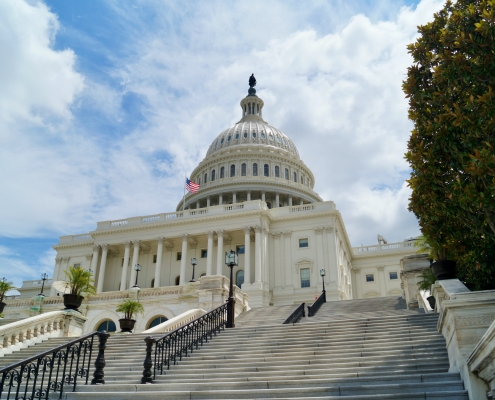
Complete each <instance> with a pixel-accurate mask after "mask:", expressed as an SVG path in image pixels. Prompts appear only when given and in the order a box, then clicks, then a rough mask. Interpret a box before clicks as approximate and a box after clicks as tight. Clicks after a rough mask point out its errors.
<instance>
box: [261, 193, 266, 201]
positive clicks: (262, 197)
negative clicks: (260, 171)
mask: <svg viewBox="0 0 495 400" xmlns="http://www.w3.org/2000/svg"><path fill="white" fill-rule="evenodd" d="M261 201H266V200H265V192H261Z"/></svg>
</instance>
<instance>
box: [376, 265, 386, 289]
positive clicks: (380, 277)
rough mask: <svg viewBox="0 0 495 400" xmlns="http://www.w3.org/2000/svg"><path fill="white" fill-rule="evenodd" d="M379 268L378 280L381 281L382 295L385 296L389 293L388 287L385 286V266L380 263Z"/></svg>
mask: <svg viewBox="0 0 495 400" xmlns="http://www.w3.org/2000/svg"><path fill="white" fill-rule="evenodd" d="M377 269H378V281H379V282H380V296H381V297H385V296H386V295H387V288H386V287H385V271H384V270H385V266H384V265H380V266H378V267H377Z"/></svg>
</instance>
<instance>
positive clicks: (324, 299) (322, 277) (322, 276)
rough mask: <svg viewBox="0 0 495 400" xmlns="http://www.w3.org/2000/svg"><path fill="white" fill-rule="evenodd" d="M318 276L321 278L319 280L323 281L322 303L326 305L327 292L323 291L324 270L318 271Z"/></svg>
mask: <svg viewBox="0 0 495 400" xmlns="http://www.w3.org/2000/svg"><path fill="white" fill-rule="evenodd" d="M320 276H321V280H322V281H323V292H322V294H323V302H324V303H326V302H327V292H326V291H325V270H324V269H323V268H322V269H320Z"/></svg>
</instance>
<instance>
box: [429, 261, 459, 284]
mask: <svg viewBox="0 0 495 400" xmlns="http://www.w3.org/2000/svg"><path fill="white" fill-rule="evenodd" d="M430 268H431V270H432V271H433V274H434V275H435V278H437V280H438V281H442V280H444V279H455V261H452V260H440V261H435V262H434V263H433V264H431V266H430Z"/></svg>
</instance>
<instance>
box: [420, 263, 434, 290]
mask: <svg viewBox="0 0 495 400" xmlns="http://www.w3.org/2000/svg"><path fill="white" fill-rule="evenodd" d="M419 278H420V281H419V282H418V288H419V290H430V288H431V285H433V284H434V283H435V282H436V281H437V278H435V274H434V273H433V271H432V270H431V268H427V269H425V270H424V271H423V272H422V273H421V275H419Z"/></svg>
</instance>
